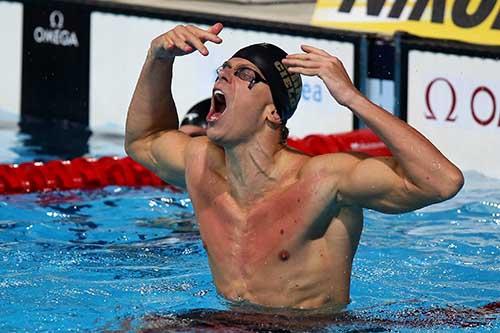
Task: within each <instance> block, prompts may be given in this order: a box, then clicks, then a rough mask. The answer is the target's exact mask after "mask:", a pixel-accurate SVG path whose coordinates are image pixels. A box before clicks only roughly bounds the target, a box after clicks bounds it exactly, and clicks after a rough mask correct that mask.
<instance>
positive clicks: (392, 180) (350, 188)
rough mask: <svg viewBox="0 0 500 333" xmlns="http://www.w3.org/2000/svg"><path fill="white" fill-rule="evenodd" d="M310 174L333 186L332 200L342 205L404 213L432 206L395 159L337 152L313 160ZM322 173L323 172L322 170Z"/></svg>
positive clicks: (429, 200) (310, 163)
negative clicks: (317, 174) (318, 175)
mask: <svg viewBox="0 0 500 333" xmlns="http://www.w3.org/2000/svg"><path fill="white" fill-rule="evenodd" d="M308 164H309V168H308V169H309V171H311V170H313V171H314V172H316V173H320V174H321V177H322V178H324V179H325V181H324V182H322V184H327V186H329V187H331V192H330V193H331V200H332V202H335V203H337V204H339V205H341V206H358V207H364V208H371V209H375V210H378V211H381V212H385V213H401V212H406V211H410V210H414V209H417V208H421V207H423V206H426V205H428V204H430V203H432V202H433V201H432V199H431V198H429V196H428V195H426V193H425V192H424V191H422V190H421V189H420V188H418V187H417V186H416V185H414V184H413V183H412V182H410V181H409V180H408V179H406V178H405V176H404V173H403V170H402V169H401V167H400V166H399V164H398V163H397V161H396V160H395V159H394V158H392V157H369V156H368V155H365V154H359V153H335V154H326V155H320V156H316V157H313V158H311V161H310V162H309V163H308ZM320 170H321V171H320Z"/></svg>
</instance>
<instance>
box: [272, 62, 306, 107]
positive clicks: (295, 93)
mask: <svg viewBox="0 0 500 333" xmlns="http://www.w3.org/2000/svg"><path fill="white" fill-rule="evenodd" d="M274 67H275V68H276V69H277V70H278V72H279V73H280V76H281V78H282V79H283V84H284V85H285V88H286V89H287V93H288V99H289V100H290V105H291V106H292V108H294V109H295V107H296V106H297V104H298V103H299V98H300V89H301V84H300V76H299V75H298V74H290V72H288V70H287V69H286V67H285V66H284V65H283V64H282V63H281V61H275V62H274Z"/></svg>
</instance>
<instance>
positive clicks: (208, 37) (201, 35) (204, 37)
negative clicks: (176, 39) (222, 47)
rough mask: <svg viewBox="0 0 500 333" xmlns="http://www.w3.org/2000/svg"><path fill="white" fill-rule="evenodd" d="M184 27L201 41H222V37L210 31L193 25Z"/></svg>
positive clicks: (217, 42) (218, 42)
mask: <svg viewBox="0 0 500 333" xmlns="http://www.w3.org/2000/svg"><path fill="white" fill-rule="evenodd" d="M186 29H187V30H188V31H189V32H191V33H192V34H193V35H195V36H196V37H198V39H200V40H201V42H202V43H205V42H206V41H211V42H213V43H216V44H220V43H222V38H220V37H219V36H217V34H214V33H211V32H210V31H206V30H202V29H200V28H198V27H195V26H193V25H189V26H187V27H186Z"/></svg>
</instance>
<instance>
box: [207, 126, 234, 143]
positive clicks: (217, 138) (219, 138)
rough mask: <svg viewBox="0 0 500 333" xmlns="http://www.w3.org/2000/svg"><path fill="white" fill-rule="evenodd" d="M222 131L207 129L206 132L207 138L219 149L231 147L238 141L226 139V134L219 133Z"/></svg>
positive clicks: (212, 128)
mask: <svg viewBox="0 0 500 333" xmlns="http://www.w3.org/2000/svg"><path fill="white" fill-rule="evenodd" d="M221 132H222V131H221V130H220V129H218V128H214V127H209V128H208V130H207V138H208V139H209V140H210V141H212V142H213V143H215V144H216V145H218V146H221V147H231V146H234V145H236V144H237V142H238V140H235V139H234V138H233V139H231V138H229V137H228V135H227V133H221Z"/></svg>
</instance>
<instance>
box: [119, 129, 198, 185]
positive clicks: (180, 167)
mask: <svg viewBox="0 0 500 333" xmlns="http://www.w3.org/2000/svg"><path fill="white" fill-rule="evenodd" d="M192 140H193V139H192V138H191V137H189V136H188V135H186V134H184V133H182V132H180V131H178V130H166V131H161V132H158V133H155V134H152V135H150V136H147V137H145V138H142V139H139V140H136V141H134V142H131V143H129V144H128V145H127V146H126V151H127V154H128V155H130V157H132V158H133V159H134V160H135V161H137V162H138V163H140V164H142V165H143V166H145V167H146V168H148V169H149V170H151V171H152V172H154V173H155V174H156V175H158V176H159V177H160V178H161V179H163V180H164V181H166V182H167V183H169V184H172V185H176V186H179V187H182V188H186V180H185V170H186V163H185V155H186V150H187V146H188V144H189V143H190V142H191V141H192Z"/></svg>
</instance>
